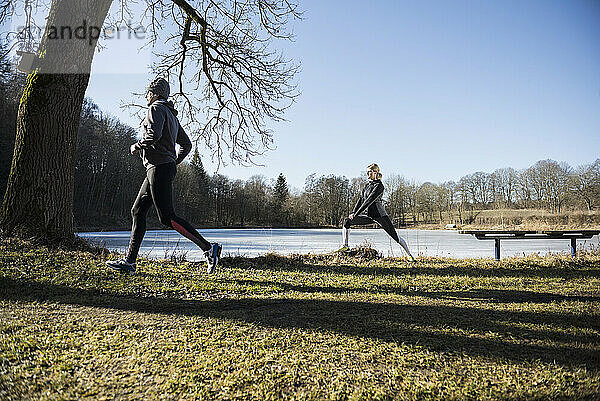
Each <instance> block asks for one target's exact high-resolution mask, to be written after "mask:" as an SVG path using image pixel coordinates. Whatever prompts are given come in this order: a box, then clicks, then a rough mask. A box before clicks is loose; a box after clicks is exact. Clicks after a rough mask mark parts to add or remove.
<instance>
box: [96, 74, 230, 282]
mask: <svg viewBox="0 0 600 401" xmlns="http://www.w3.org/2000/svg"><path fill="white" fill-rule="evenodd" d="M169 92H170V88H169V83H168V82H167V81H166V80H164V79H163V78H157V79H155V80H154V81H152V82H151V83H150V85H148V88H147V90H146V101H147V103H148V112H147V113H146V118H145V120H144V122H143V136H142V139H141V140H140V141H138V142H136V143H134V144H133V145H131V148H130V152H131V154H132V155H135V154H136V153H139V154H140V156H141V158H142V161H143V163H144V166H145V167H146V178H145V179H144V182H143V183H142V186H141V188H140V191H139V193H138V196H137V199H136V200H135V202H134V204H133V207H132V209H131V216H132V217H133V224H132V227H131V238H130V240H129V248H128V250H127V256H126V257H125V258H124V259H120V260H116V261H115V260H111V261H107V262H106V264H107V265H108V266H109V267H110V268H111V269H114V270H118V271H121V272H124V273H129V274H134V273H135V263H136V259H137V256H138V252H139V249H140V245H141V243H142V239H144V234H145V233H146V215H147V214H148V211H149V210H150V208H151V207H152V205H154V208H155V209H156V212H157V214H158V218H159V220H160V222H161V223H162V224H164V225H165V226H167V227H170V228H172V229H174V230H176V231H177V232H179V233H180V234H181V235H183V236H184V237H186V238H187V239H189V240H190V241H192V242H193V243H195V244H196V245H198V246H199V247H200V248H201V249H202V250H203V251H204V255H205V256H206V258H207V263H208V267H207V272H208V273H213V272H214V271H215V269H216V267H217V264H218V263H219V257H220V255H221V249H222V246H221V245H220V244H218V243H212V244H211V243H209V242H208V241H206V240H205V239H204V238H203V237H202V236H201V235H200V234H199V233H198V232H197V231H196V230H195V229H194V227H192V226H191V224H190V223H188V222H187V221H185V220H184V219H182V218H180V217H178V216H177V215H176V214H175V210H174V209H173V179H174V178H175V174H176V172H177V167H176V165H177V164H179V163H181V162H182V161H183V159H185V157H186V156H187V155H188V153H190V150H191V149H192V143H191V141H190V138H189V137H188V136H187V134H186V133H185V131H184V130H183V128H182V127H181V124H179V120H178V119H177V110H175V108H174V106H173V102H171V101H167V98H168V97H169ZM175 144H178V145H179V151H177V152H176V150H175Z"/></svg>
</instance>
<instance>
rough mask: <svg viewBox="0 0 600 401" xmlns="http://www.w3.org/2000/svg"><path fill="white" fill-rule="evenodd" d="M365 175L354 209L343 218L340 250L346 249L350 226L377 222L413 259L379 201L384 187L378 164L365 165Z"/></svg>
mask: <svg viewBox="0 0 600 401" xmlns="http://www.w3.org/2000/svg"><path fill="white" fill-rule="evenodd" d="M367 175H368V176H369V182H368V183H367V185H365V187H364V188H363V190H362V192H361V194H360V198H359V199H358V202H356V206H354V210H353V211H352V213H351V214H350V216H348V218H346V219H345V220H344V225H343V227H342V240H343V241H344V244H343V246H342V248H341V250H342V251H343V250H348V234H349V231H350V226H360V225H365V224H372V223H374V222H377V224H379V225H380V226H381V227H382V228H383V229H384V230H385V232H386V233H388V234H389V236H390V237H392V239H393V240H394V241H396V242H397V243H398V244H400V246H401V247H402V248H403V249H404V250H405V251H406V253H407V254H408V256H410V258H411V259H412V260H415V258H414V257H413V256H412V254H411V253H410V251H409V250H408V244H407V243H406V241H404V239H403V238H402V237H399V236H398V233H397V232H396V230H395V229H394V225H393V224H392V220H390V216H388V214H387V212H386V211H385V208H384V207H383V204H382V203H381V197H382V195H383V189H384V188H383V183H382V182H381V176H382V174H381V173H380V172H379V166H378V165H377V164H375V163H373V164H371V165H369V166H368V167H367ZM364 211H366V212H367V214H361V213H363V212H364Z"/></svg>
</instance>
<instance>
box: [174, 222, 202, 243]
mask: <svg viewBox="0 0 600 401" xmlns="http://www.w3.org/2000/svg"><path fill="white" fill-rule="evenodd" d="M171 226H172V227H173V228H174V229H175V231H177V232H178V233H179V234H181V235H183V236H184V237H186V238H187V239H189V240H190V241H192V242H193V243H194V244H196V245H198V242H197V241H198V239H197V238H196V237H195V236H194V235H193V234H192V233H191V232H189V231H188V230H186V229H185V228H183V227H182V226H181V225H179V224H177V222H176V221H175V220H171Z"/></svg>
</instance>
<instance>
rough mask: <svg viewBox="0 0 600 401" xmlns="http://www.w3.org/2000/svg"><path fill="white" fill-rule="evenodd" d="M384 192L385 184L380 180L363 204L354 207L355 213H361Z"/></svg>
mask: <svg viewBox="0 0 600 401" xmlns="http://www.w3.org/2000/svg"><path fill="white" fill-rule="evenodd" d="M382 193H383V184H382V183H381V181H380V182H378V183H377V186H375V188H374V189H373V190H372V191H371V192H370V193H369V194H368V195H367V197H366V198H365V199H364V201H363V202H362V204H361V205H360V207H359V208H358V209H356V207H355V208H354V209H355V210H354V215H355V216H356V215H359V214H361V213H362V212H363V211H364V210H365V209H367V208H368V207H369V206H371V204H372V203H373V202H375V200H376V199H377V198H378V197H379V196H380V195H381V194H382Z"/></svg>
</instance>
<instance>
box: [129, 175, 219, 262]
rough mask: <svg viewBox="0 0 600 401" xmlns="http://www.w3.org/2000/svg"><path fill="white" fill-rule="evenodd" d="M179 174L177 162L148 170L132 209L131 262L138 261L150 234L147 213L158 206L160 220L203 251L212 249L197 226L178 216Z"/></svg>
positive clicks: (157, 211)
mask: <svg viewBox="0 0 600 401" xmlns="http://www.w3.org/2000/svg"><path fill="white" fill-rule="evenodd" d="M176 173H177V166H176V165H175V163H166V164H159V165H157V166H154V167H151V168H150V169H148V170H147V171H146V178H145V179H144V182H143V183H142V186H141V188H140V192H139V193H138V196H137V199H136V200H135V202H134V203H133V207H132V208H131V217H133V225H132V227H131V238H130V240H129V249H128V251H127V261H128V262H129V263H135V260H136V259H137V255H138V252H139V250H140V245H141V244H142V240H143V239H144V234H145V233H146V215H147V214H148V211H149V210H150V208H151V207H152V205H154V207H155V208H156V213H157V214H158V219H159V220H160V222H161V223H162V224H164V225H165V226H167V227H170V228H172V229H174V230H175V231H177V232H179V233H180V234H181V235H183V236H184V237H186V238H187V239H189V240H190V241H192V242H193V243H195V244H196V245H198V246H199V247H200V248H201V249H202V250H203V251H208V250H209V249H210V243H209V242H208V241H206V240H205V239H204V238H203V237H202V236H201V235H200V234H199V233H198V231H196V229H195V228H194V227H192V225H191V224H190V223H188V222H187V221H185V220H184V219H182V218H180V217H178V216H177V215H176V214H175V210H174V209H173V180H174V179H175V174H176Z"/></svg>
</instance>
